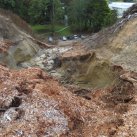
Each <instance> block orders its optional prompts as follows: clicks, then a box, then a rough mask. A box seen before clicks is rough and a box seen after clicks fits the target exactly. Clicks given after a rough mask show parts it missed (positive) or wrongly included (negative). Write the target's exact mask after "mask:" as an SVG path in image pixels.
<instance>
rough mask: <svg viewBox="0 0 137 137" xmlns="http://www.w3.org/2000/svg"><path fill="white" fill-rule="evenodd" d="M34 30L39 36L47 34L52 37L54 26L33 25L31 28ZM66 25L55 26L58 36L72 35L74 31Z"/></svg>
mask: <svg viewBox="0 0 137 137" xmlns="http://www.w3.org/2000/svg"><path fill="white" fill-rule="evenodd" d="M31 27H32V30H33V31H34V32H35V33H38V34H45V35H46V34H47V35H50V34H51V33H52V28H53V26H52V25H51V24H49V25H33V26H31ZM64 28H65V26H64V25H58V24H57V25H55V34H56V35H58V36H68V35H72V31H71V30H70V27H67V28H65V29H64Z"/></svg>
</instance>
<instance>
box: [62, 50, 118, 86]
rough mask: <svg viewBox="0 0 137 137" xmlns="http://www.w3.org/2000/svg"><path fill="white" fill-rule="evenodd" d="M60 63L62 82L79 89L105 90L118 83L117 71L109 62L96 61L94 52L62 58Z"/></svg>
mask: <svg viewBox="0 0 137 137" xmlns="http://www.w3.org/2000/svg"><path fill="white" fill-rule="evenodd" d="M61 62H62V67H61V69H60V72H62V75H63V78H64V81H66V82H67V83H73V84H76V85H79V86H80V87H81V88H106V87H111V86H113V85H115V84H116V83H117V82H119V72H118V70H114V67H113V66H112V64H110V63H109V61H107V60H101V59H97V58H96V55H95V53H94V52H92V53H86V54H85V55H79V56H76V57H70V58H63V59H62V60H61ZM62 80H63V79H62Z"/></svg>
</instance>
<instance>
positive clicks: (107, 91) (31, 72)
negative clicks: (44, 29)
mask: <svg viewBox="0 0 137 137" xmlns="http://www.w3.org/2000/svg"><path fill="white" fill-rule="evenodd" d="M136 11H137V5H135V6H133V7H132V8H131V9H129V11H128V12H127V13H125V15H124V17H123V18H122V19H121V20H120V21H118V22H117V23H116V24H115V25H114V26H112V27H110V28H107V29H105V30H103V31H101V32H99V33H97V34H95V35H92V36H90V37H88V38H87V39H85V40H84V41H81V42H74V43H72V44H70V45H67V46H60V45H59V46H54V47H52V48H50V49H47V48H41V47H40V46H39V45H43V46H46V47H48V45H47V44H45V43H41V42H40V41H38V40H36V39H35V38H33V37H32V36H31V35H30V34H29V33H26V32H25V31H23V30H22V29H20V27H19V26H18V25H17V24H15V23H14V22H12V20H11V19H10V18H8V17H7V16H5V15H3V14H1V16H0V21H1V22H0V25H1V26H2V27H0V38H1V41H0V49H1V50H0V60H1V63H2V65H0V137H11V136H15V137H17V136H19V137H28V136H30V137H136V136H137V131H136V128H137V124H136V123H137V119H136V116H137V109H136V107H137V73H136V71H137V69H136V59H137V54H136V49H137V48H136V44H137V41H136V35H137V33H136V30H137V16H136ZM5 65H7V67H6V66H5ZM36 66H37V67H36ZM9 67H12V68H18V69H17V70H16V69H11V68H9ZM19 68H20V69H19ZM46 71H48V72H46ZM51 75H52V76H51Z"/></svg>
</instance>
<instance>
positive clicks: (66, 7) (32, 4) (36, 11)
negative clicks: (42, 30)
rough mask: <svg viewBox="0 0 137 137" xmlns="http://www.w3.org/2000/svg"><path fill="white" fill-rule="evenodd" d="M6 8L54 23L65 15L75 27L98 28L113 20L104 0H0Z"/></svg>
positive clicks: (28, 18)
mask: <svg viewBox="0 0 137 137" xmlns="http://www.w3.org/2000/svg"><path fill="white" fill-rule="evenodd" d="M0 8H4V9H9V10H12V11H13V12H15V13H17V14H18V15H19V16H21V17H22V18H23V19H25V20H26V21H27V22H29V23H33V24H45V23H57V22H60V23H61V22H62V21H63V20H64V15H68V17H69V24H70V25H71V28H72V29H73V30H76V31H90V32H91V31H92V32H96V31H99V30H100V29H101V28H102V27H105V26H108V25H110V24H112V23H113V22H114V21H115V19H116V18H115V16H113V12H112V11H110V9H109V8H108V4H107V0H0Z"/></svg>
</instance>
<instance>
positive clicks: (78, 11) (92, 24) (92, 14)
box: [69, 0, 114, 32]
mask: <svg viewBox="0 0 137 137" xmlns="http://www.w3.org/2000/svg"><path fill="white" fill-rule="evenodd" d="M69 17H70V23H71V24H72V27H73V28H74V29H77V30H80V31H85V30H86V31H93V32H96V31H98V30H100V29H101V28H102V27H105V26H107V25H109V24H112V23H113V21H114V18H113V13H112V11H111V10H110V9H109V7H108V4H107V1H106V0H99V1H97V0H86V1H85V0H72V2H71V4H70V12H69Z"/></svg>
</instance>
